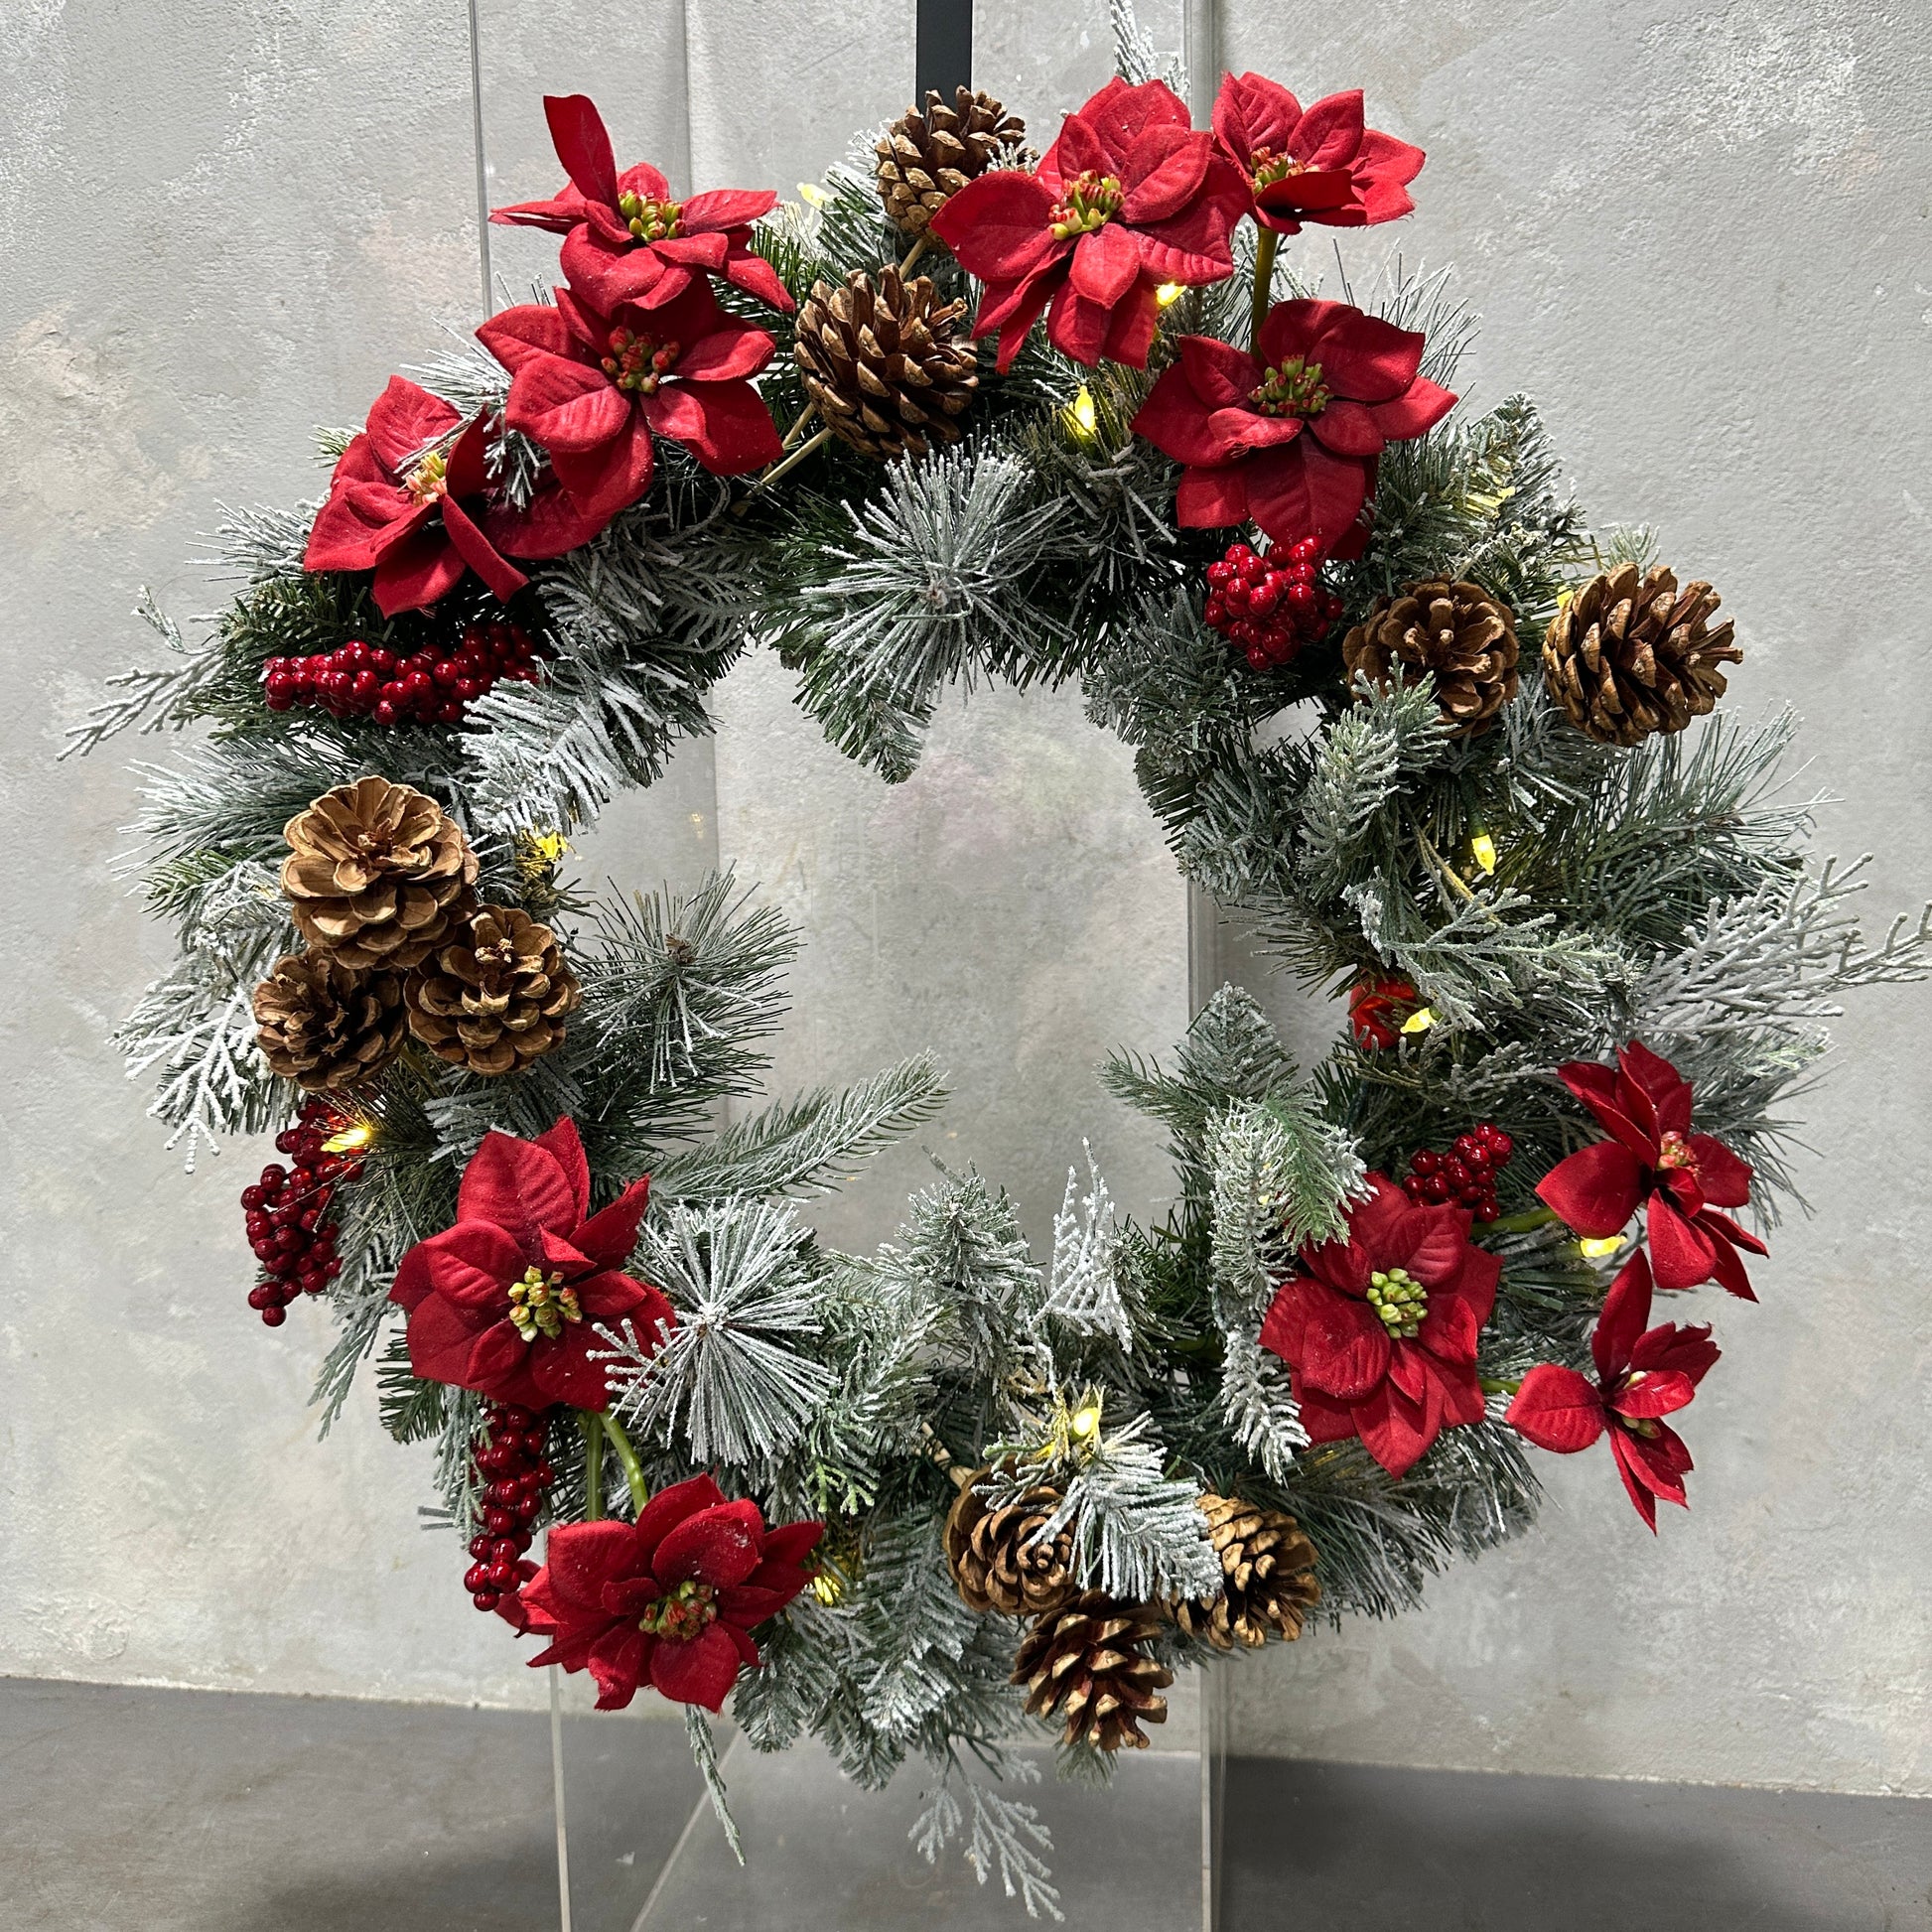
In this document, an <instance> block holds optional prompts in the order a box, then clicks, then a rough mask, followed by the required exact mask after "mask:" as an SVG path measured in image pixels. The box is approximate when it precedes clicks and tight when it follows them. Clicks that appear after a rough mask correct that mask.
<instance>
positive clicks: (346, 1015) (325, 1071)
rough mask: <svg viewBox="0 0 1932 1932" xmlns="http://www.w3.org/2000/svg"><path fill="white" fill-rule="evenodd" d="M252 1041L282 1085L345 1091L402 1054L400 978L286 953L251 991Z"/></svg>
mask: <svg viewBox="0 0 1932 1932" xmlns="http://www.w3.org/2000/svg"><path fill="white" fill-rule="evenodd" d="M254 1004H255V1030H256V1031H255V1038H256V1041H257V1043H258V1044H259V1045H260V1047H261V1049H262V1055H263V1057H264V1058H265V1059H266V1060H267V1061H268V1063H269V1065H270V1066H271V1067H273V1068H274V1070H275V1071H276V1072H277V1073H279V1074H280V1075H281V1076H282V1078H283V1079H285V1080H293V1081H294V1082H295V1083H296V1085H297V1086H300V1087H306V1088H308V1089H309V1091H310V1092H312V1093H315V1092H321V1091H323V1090H325V1089H334V1088H339V1087H351V1086H353V1085H354V1084H355V1083H356V1082H357V1081H358V1080H366V1079H367V1078H369V1076H370V1075H371V1074H374V1073H379V1072H380V1071H381V1070H382V1069H383V1068H384V1067H385V1066H387V1065H388V1064H389V1062H390V1061H391V1060H392V1059H394V1058H395V1057H396V1055H397V1054H398V1053H399V1052H400V1051H401V1050H402V1036H403V1034H404V1032H405V1031H406V1029H407V1026H408V1019H407V1016H406V1015H405V1013H404V1011H403V1004H402V979H401V976H400V975H399V974H396V973H391V972H364V971H362V970H361V969H360V968H358V967H354V966H345V965H344V964H343V962H342V961H341V959H339V958H338V957H337V956H336V955H335V954H333V953H327V952H306V953H302V952H292V953H284V954H283V956H282V957H281V958H280V959H278V960H277V961H276V962H275V964H274V965H273V966H271V967H270V968H269V972H268V977H267V978H266V979H265V980H263V981H262V983H261V984H260V985H259V986H258V987H256V988H255V1003H254Z"/></svg>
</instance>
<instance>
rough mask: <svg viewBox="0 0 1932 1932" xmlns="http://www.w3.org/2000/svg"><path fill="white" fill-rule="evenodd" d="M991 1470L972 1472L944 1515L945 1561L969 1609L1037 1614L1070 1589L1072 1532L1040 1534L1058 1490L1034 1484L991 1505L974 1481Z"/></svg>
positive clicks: (1052, 1607)
mask: <svg viewBox="0 0 1932 1932" xmlns="http://www.w3.org/2000/svg"><path fill="white" fill-rule="evenodd" d="M993 1473H994V1472H993V1471H992V1470H991V1469H980V1470H977V1471H975V1472H974V1474H973V1476H972V1477H971V1479H970V1480H969V1481H968V1482H967V1484H966V1486H965V1488H963V1489H962V1490H961V1491H960V1492H959V1496H958V1499H957V1500H956V1501H955V1502H954V1504H953V1506H952V1514H951V1515H949V1516H948V1517H947V1518H946V1562H947V1563H948V1564H949V1565H950V1566H951V1568H952V1576H953V1582H954V1583H955V1584H957V1585H958V1587H959V1593H960V1596H961V1597H962V1598H963V1599H964V1600H965V1602H966V1604H967V1605H968V1607H969V1608H972V1609H975V1610H980V1611H982V1612H983V1611H986V1610H998V1611H999V1612H1000V1614H1001V1615H1002V1616H1038V1615H1040V1614H1041V1613H1042V1612H1043V1611H1046V1610H1057V1609H1058V1608H1059V1607H1060V1605H1061V1604H1062V1603H1064V1602H1065V1601H1066V1599H1067V1598H1068V1597H1069V1596H1071V1595H1072V1594H1073V1587H1074V1586H1073V1573H1072V1568H1071V1565H1072V1562H1073V1534H1072V1532H1071V1530H1068V1529H1064V1528H1062V1529H1060V1530H1059V1531H1057V1532H1056V1533H1055V1534H1054V1535H1052V1536H1051V1537H1047V1538H1040V1537H1039V1532H1040V1530H1041V1529H1042V1528H1043V1527H1044V1526H1045V1524H1046V1521H1047V1519H1048V1518H1049V1517H1050V1516H1051V1515H1052V1514H1053V1512H1054V1510H1056V1509H1057V1508H1059V1506H1060V1494H1059V1491H1058V1490H1057V1489H1054V1488H1052V1487H1051V1486H1049V1485H1048V1484H1046V1483H1039V1484H1036V1485H1035V1487H1033V1488H1031V1489H1029V1490H1027V1491H1026V1493H1025V1494H1024V1495H1021V1496H1019V1497H1017V1498H1016V1499H1015V1500H1014V1501H1013V1502H1011V1503H1007V1504H1004V1505H1002V1506H1001V1507H1000V1508H997V1509H994V1508H991V1507H989V1506H988V1503H987V1499H986V1498H985V1497H984V1496H983V1495H981V1494H980V1492H979V1488H978V1485H979V1483H980V1482H981V1481H983V1480H984V1479H985V1478H987V1477H988V1476H990V1475H992V1474H993Z"/></svg>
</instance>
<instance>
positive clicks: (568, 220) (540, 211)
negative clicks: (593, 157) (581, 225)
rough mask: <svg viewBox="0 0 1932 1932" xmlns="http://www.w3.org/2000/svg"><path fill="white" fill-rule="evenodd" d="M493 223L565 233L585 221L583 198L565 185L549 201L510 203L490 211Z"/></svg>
mask: <svg viewBox="0 0 1932 1932" xmlns="http://www.w3.org/2000/svg"><path fill="white" fill-rule="evenodd" d="M489 218H490V220H492V221H494V222H497V223H499V224H500V225H502V226H503V227H506V228H548V229H550V230H551V232H552V233H553V234H564V233H567V232H568V231H569V230H570V229H572V228H574V227H575V226H576V225H577V224H578V222H580V221H581V220H583V218H584V198H583V196H581V195H580V194H578V192H577V191H576V189H575V188H572V187H570V186H569V185H568V184H566V186H565V188H564V191H563V193H562V194H561V195H553V196H552V197H551V198H550V200H549V201H547V202H511V203H510V204H509V205H508V206H507V207H493V208H491V209H490V210H489Z"/></svg>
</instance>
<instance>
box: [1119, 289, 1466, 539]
mask: <svg viewBox="0 0 1932 1932" xmlns="http://www.w3.org/2000/svg"><path fill="white" fill-rule="evenodd" d="M1179 346H1180V353H1179V355H1178V357H1177V358H1176V360H1175V361H1174V363H1173V366H1172V367H1171V368H1169V369H1167V370H1166V371H1165V372H1164V373H1163V375H1162V377H1161V379H1160V381H1159V382H1157V383H1156V384H1155V385H1154V392H1153V394H1152V395H1150V396H1149V397H1148V399H1147V401H1146V402H1145V403H1144V404H1143V405H1142V407H1141V412H1140V414H1139V415H1138V416H1136V417H1135V418H1134V428H1135V429H1136V430H1137V431H1138V432H1139V433H1140V434H1141V435H1142V436H1144V437H1146V438H1147V440H1148V441H1149V442H1150V443H1152V444H1153V445H1154V446H1155V448H1156V449H1158V450H1164V451H1165V452H1166V453H1167V454H1168V455H1169V456H1171V457H1173V459H1174V461H1175V462H1176V463H1183V464H1185V465H1186V466H1187V467H1186V471H1185V473H1184V474H1183V475H1182V477H1181V479H1180V487H1179V490H1178V492H1177V494H1176V496H1175V499H1174V509H1175V513H1176V515H1177V516H1178V518H1179V520H1180V522H1181V523H1182V524H1183V525H1185V526H1187V527H1189V528H1194V529H1213V528H1218V527H1219V526H1220V525H1222V524H1225V523H1245V522H1250V521H1252V522H1255V523H1259V524H1260V525H1261V527H1262V528H1263V529H1264V530H1266V531H1267V532H1268V534H1269V536H1270V537H1271V538H1272V539H1273V540H1274V541H1275V542H1276V543H1277V544H1293V543H1296V542H1299V541H1300V540H1301V539H1302V538H1303V537H1313V538H1314V539H1315V541H1316V542H1317V543H1318V544H1319V545H1320V546H1321V548H1322V549H1323V551H1325V552H1326V553H1327V554H1328V555H1329V556H1331V557H1338V558H1347V557H1356V556H1359V555H1360V554H1361V552H1362V548H1363V546H1364V545H1365V544H1366V543H1367V541H1368V529H1367V525H1366V524H1365V523H1361V522H1358V521H1357V518H1358V517H1359V516H1360V513H1361V509H1362V505H1363V504H1364V503H1365V502H1366V501H1367V500H1368V496H1369V492H1370V491H1371V490H1372V489H1373V488H1374V487H1375V471H1376V462H1377V459H1378V458H1379V457H1380V456H1381V453H1382V447H1383V445H1384V444H1385V443H1388V442H1406V441H1407V440H1408V439H1409V438H1411V437H1415V436H1421V435H1423V434H1424V433H1425V432H1426V431H1428V430H1431V429H1434V428H1435V426H1436V425H1437V424H1438V423H1440V422H1441V421H1442V420H1443V418H1444V417H1445V416H1447V415H1448V414H1449V409H1450V406H1451V405H1452V404H1453V403H1454V401H1455V398H1454V396H1453V395H1451V394H1450V393H1449V390H1447V389H1444V388H1441V387H1439V386H1438V385H1437V384H1436V383H1434V382H1431V381H1430V380H1429V379H1428V378H1427V377H1426V376H1423V375H1421V374H1419V373H1418V370H1419V369H1420V368H1421V366H1422V351H1423V339H1422V337H1421V336H1420V335H1418V334H1416V332H1415V331H1413V330H1409V329H1398V328H1397V327H1396V326H1395V325H1394V324H1393V323H1391V322H1383V321H1381V320H1380V319H1379V318H1378V317H1375V316H1367V315H1364V314H1363V313H1362V312H1361V310H1359V309H1351V308H1350V307H1349V306H1348V305H1347V304H1346V303H1345V302H1278V303H1277V304H1276V305H1275V307H1274V308H1273V309H1271V310H1270V311H1269V313H1268V320H1267V321H1266V322H1265V323H1263V324H1262V328H1261V337H1260V341H1259V343H1258V344H1257V346H1256V353H1255V354H1253V355H1250V354H1248V353H1247V352H1246V351H1245V350H1243V349H1239V348H1235V347H1234V346H1233V345H1230V344H1228V343H1221V342H1216V341H1214V339H1213V338H1212V337H1209V336H1183V337H1182V338H1181V339H1180V345H1179Z"/></svg>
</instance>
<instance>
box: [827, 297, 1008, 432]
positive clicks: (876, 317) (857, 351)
mask: <svg viewBox="0 0 1932 1932" xmlns="http://www.w3.org/2000/svg"><path fill="white" fill-rule="evenodd" d="M965 306H966V305H965V304H964V303H963V302H945V303H941V304H940V305H939V306H938V307H937V308H935V307H934V306H933V302H932V284H931V282H929V281H928V280H927V279H926V278H925V277H924V276H923V275H920V276H915V277H914V278H913V279H912V280H911V281H909V282H905V283H901V282H900V280H899V276H898V270H897V269H896V268H884V269H881V270H880V272H879V280H878V282H877V283H875V282H874V281H873V279H872V278H871V277H870V276H869V275H866V274H864V273H862V272H861V271H860V270H858V269H854V270H853V271H852V273H851V274H850V275H848V276H847V277H846V278H845V285H844V287H843V288H836V289H835V288H834V287H833V286H832V285H831V284H830V283H829V282H815V283H814V284H813V285H812V292H811V294H810V295H809V296H807V297H806V299H805V306H804V308H803V309H802V310H801V311H800V312H799V316H798V333H797V339H796V343H795V345H794V352H795V353H796V355H797V358H798V375H799V379H800V381H802V382H803V383H804V385H805V393H806V394H807V395H808V396H809V397H810V398H811V399H812V401H813V402H815V403H816V404H817V405H818V413H819V415H820V416H822V417H823V418H824V420H825V424H826V426H827V428H829V429H830V430H831V431H832V432H833V433H834V434H835V435H836V436H838V437H839V438H841V439H842V440H843V441H844V442H847V443H850V444H851V445H852V447H853V448H854V449H855V450H857V451H859V452H860V454H861V455H863V456H869V457H873V458H876V459H877V460H878V461H879V462H881V463H890V462H891V461H892V460H893V459H894V458H895V457H899V456H903V455H904V454H905V453H906V452H907V451H908V450H909V451H910V452H911V453H912V455H914V456H924V455H925V454H926V453H927V451H928V450H930V449H931V448H932V447H933V446H934V445H938V446H939V447H941V448H943V447H944V446H945V445H947V444H949V443H957V442H958V441H959V423H958V420H957V419H958V418H959V417H960V416H962V415H964V414H965V412H966V410H967V408H968V406H969V405H970V404H971V402H972V400H973V391H974V390H975V389H976V388H977V387H978V386H979V356H978V355H977V353H976V352H975V351H974V348H973V345H972V344H971V343H968V342H961V341H958V340H956V339H955V338H954V336H953V330H952V325H953V324H954V322H955V321H957V320H958V318H959V316H960V315H961V313H962V312H963V311H964V309H965Z"/></svg>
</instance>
